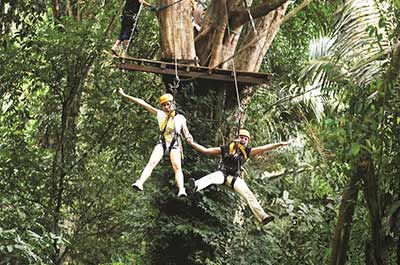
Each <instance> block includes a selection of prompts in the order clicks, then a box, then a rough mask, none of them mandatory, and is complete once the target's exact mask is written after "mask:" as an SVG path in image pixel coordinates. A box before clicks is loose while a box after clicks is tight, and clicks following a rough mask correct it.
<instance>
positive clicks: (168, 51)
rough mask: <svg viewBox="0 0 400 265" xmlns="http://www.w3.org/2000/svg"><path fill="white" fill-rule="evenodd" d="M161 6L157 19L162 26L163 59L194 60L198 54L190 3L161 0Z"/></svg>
mask: <svg viewBox="0 0 400 265" xmlns="http://www.w3.org/2000/svg"><path fill="white" fill-rule="evenodd" d="M174 3H175V4H174ZM159 6H160V7H161V9H160V11H159V12H157V18H158V22H159V24H160V36H161V50H162V52H161V59H167V60H168V59H178V60H182V59H183V60H194V59H195V57H196V52H195V49H194V37H193V25H192V20H191V17H192V15H191V14H192V9H191V6H190V2H189V1H181V2H179V3H176V0H161V1H160V3H159ZM162 7H164V8H162Z"/></svg>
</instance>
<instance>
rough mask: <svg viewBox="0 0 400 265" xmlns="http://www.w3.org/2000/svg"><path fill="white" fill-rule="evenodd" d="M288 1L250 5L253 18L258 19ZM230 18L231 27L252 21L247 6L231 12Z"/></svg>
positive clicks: (278, 0) (279, 0) (281, 0)
mask: <svg viewBox="0 0 400 265" xmlns="http://www.w3.org/2000/svg"><path fill="white" fill-rule="evenodd" d="M286 2H287V0H273V1H266V2H263V3H261V4H259V5H256V6H253V7H250V9H249V11H250V14H251V16H252V17H253V19H257V18H260V17H263V16H265V15H267V14H268V13H269V12H271V11H274V10H275V9H277V8H279V7H280V6H281V5H283V4H284V3H286ZM229 18H230V19H229V20H230V26H231V28H237V27H240V26H242V25H244V24H246V23H247V22H249V21H250V16H249V13H248V11H247V8H245V7H241V8H238V9H236V10H233V11H232V12H231V13H230V14H229Z"/></svg>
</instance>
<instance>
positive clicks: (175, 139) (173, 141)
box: [160, 111, 184, 159]
mask: <svg viewBox="0 0 400 265" xmlns="http://www.w3.org/2000/svg"><path fill="white" fill-rule="evenodd" d="M176 115H178V114H177V113H176V111H172V112H170V113H168V115H167V116H166V117H165V119H164V121H163V122H162V124H161V125H160V141H161V144H162V147H163V150H164V155H165V156H168V155H169V154H170V152H171V150H172V149H173V148H174V146H175V144H177V145H178V147H179V150H180V153H181V158H182V159H184V154H183V145H182V139H181V135H180V134H179V133H177V132H176V130H175V121H173V123H174V124H173V129H172V130H171V131H169V133H171V135H172V139H171V141H170V143H169V145H168V147H167V142H166V140H165V132H166V130H167V128H168V122H169V121H170V118H174V117H176Z"/></svg>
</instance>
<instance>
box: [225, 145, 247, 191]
mask: <svg viewBox="0 0 400 265" xmlns="http://www.w3.org/2000/svg"><path fill="white" fill-rule="evenodd" d="M221 149H222V159H221V161H220V164H219V170H220V171H221V172H222V173H223V175H224V183H226V181H227V180H228V176H232V181H231V183H230V186H231V187H232V189H233V188H234V184H235V182H236V179H237V178H238V177H240V165H241V164H244V163H245V162H246V160H247V158H248V155H247V150H246V147H245V146H244V145H241V144H238V143H235V142H232V143H230V144H229V146H228V147H222V148H221ZM236 161H237V166H235V163H236Z"/></svg>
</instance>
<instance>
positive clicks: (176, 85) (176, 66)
mask: <svg viewBox="0 0 400 265" xmlns="http://www.w3.org/2000/svg"><path fill="white" fill-rule="evenodd" d="M173 40H174V63H175V80H174V84H173V85H171V84H168V85H169V87H170V89H171V90H173V89H178V88H179V84H180V82H181V80H180V79H179V75H178V59H177V58H176V57H177V56H176V44H175V39H173Z"/></svg>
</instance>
